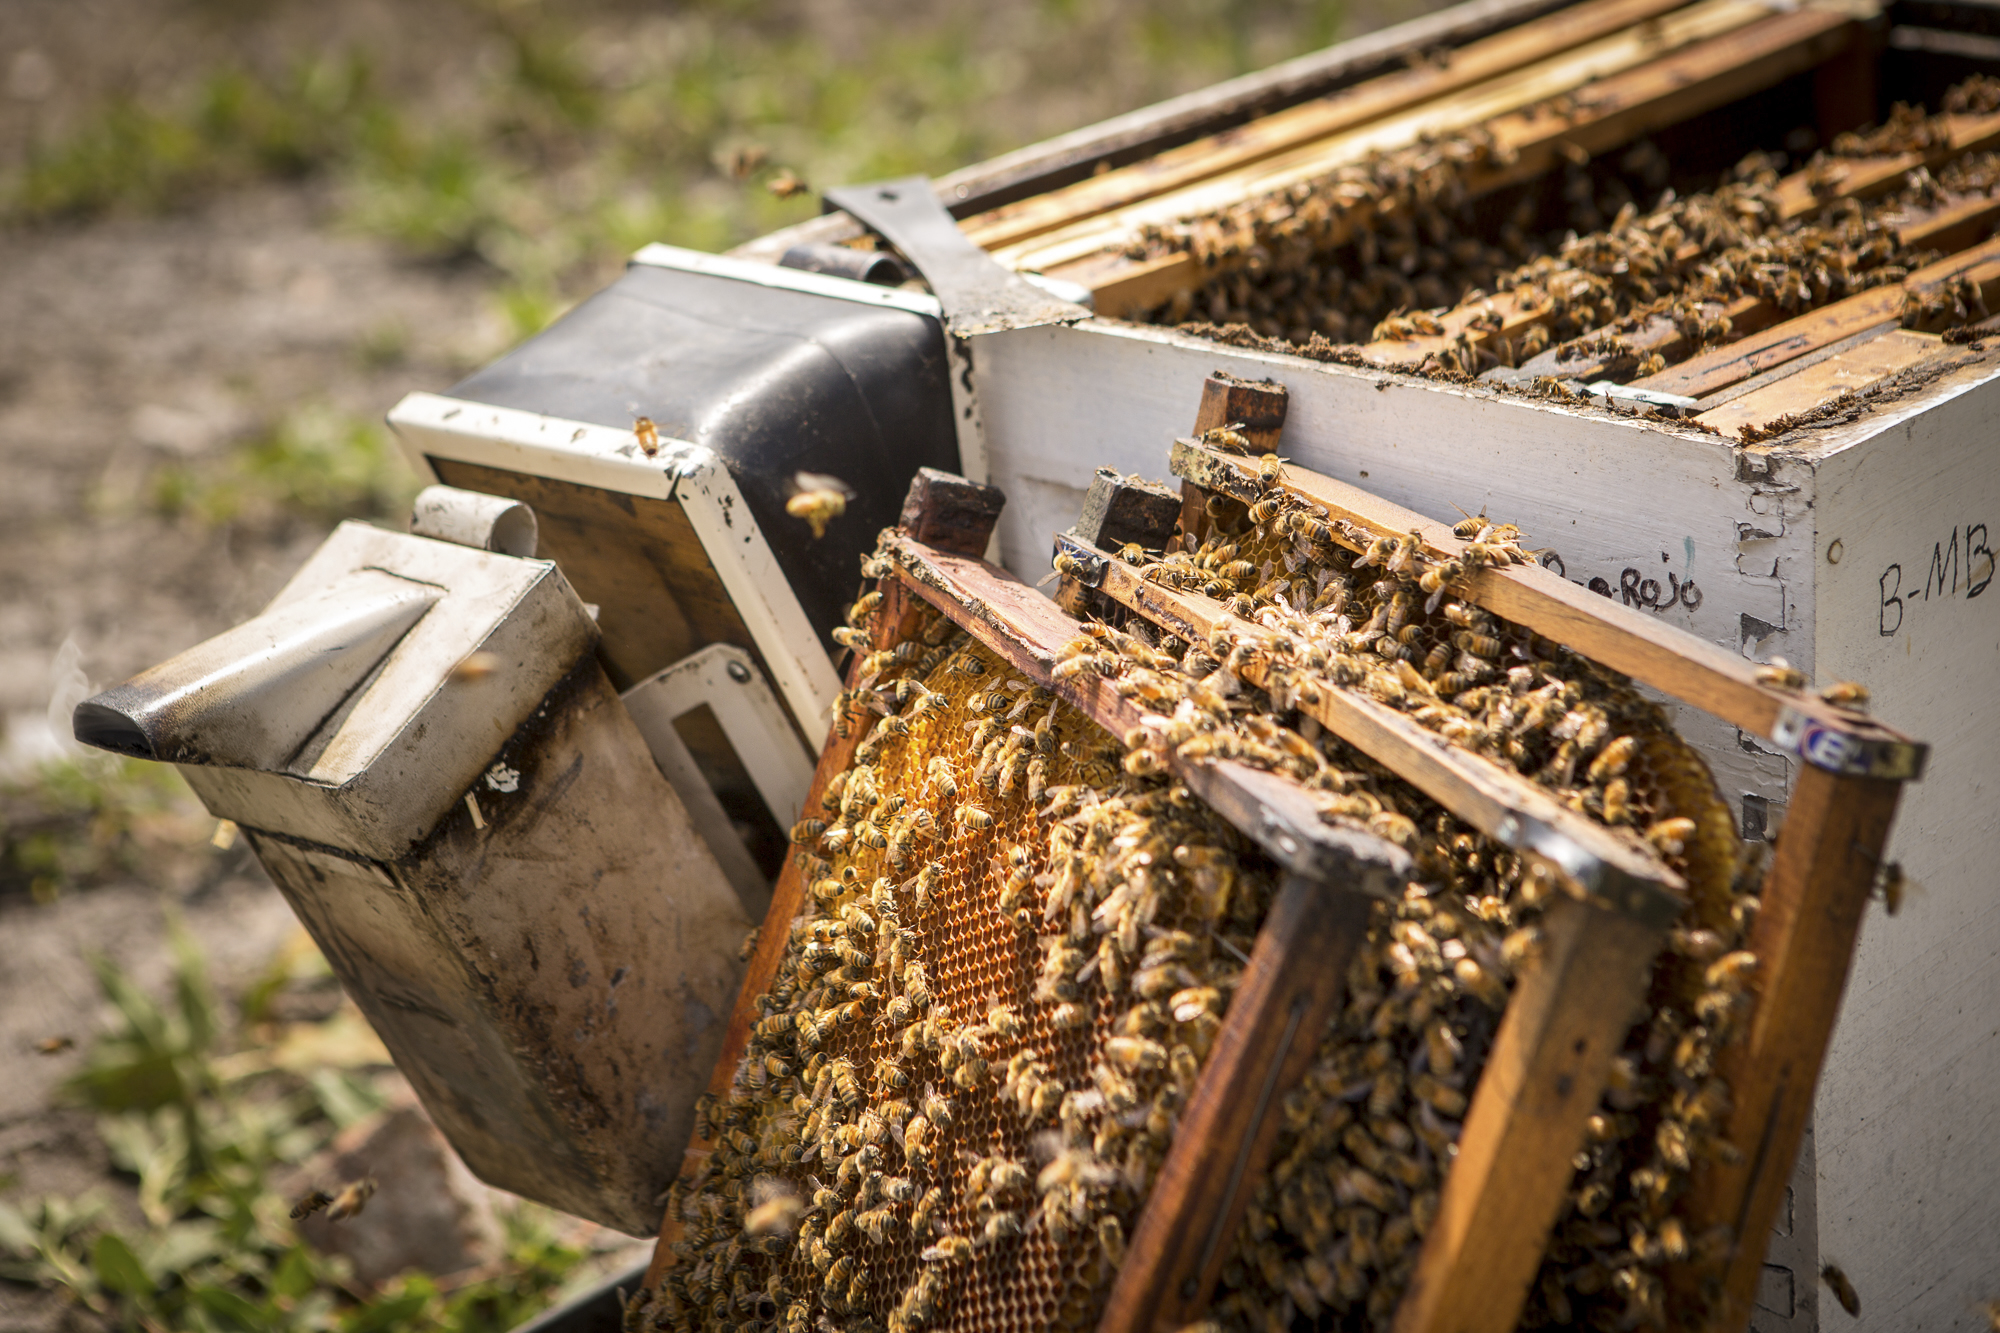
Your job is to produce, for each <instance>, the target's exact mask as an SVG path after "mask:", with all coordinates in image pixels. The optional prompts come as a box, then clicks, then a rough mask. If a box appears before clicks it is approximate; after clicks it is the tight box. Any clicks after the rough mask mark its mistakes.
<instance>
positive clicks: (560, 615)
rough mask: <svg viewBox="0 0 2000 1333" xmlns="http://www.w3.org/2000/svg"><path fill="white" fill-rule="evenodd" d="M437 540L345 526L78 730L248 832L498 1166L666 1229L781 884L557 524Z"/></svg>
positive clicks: (393, 1046)
mask: <svg viewBox="0 0 2000 1333" xmlns="http://www.w3.org/2000/svg"><path fill="white" fill-rule="evenodd" d="M416 527H417V530H418V534H423V533H429V534H432V535H404V534H401V533H392V532H386V531H383V530H380V529H377V528H374V527H370V526H368V525H366V524H361V523H345V524H342V525H341V526H340V528H339V529H337V530H336V531H335V532H334V534H333V535H332V536H331V537H330V538H329V539H328V540H327V541H326V543H325V544H324V545H323V546H322V547H321V548H320V549H319V551H318V552H317V553H316V554H315V555H314V556H313V557H312V558H311V559H310V560H309V561H307V563H306V564H305V566H304V567H303V568H302V569H300V570H299V572H298V574H297V575H295V576H294V577H293V579H292V580H291V582H290V583H289V584H287V585H286V586H285V588H284V590H283V591H282V592H280V593H279V594H278V596H277V597H276V599H274V600H273V601H272V603H271V605H270V606H269V607H268V608H267V609H266V610H265V612H264V613H263V614H262V615H260V616H258V617H257V618H256V619H254V620H251V621H249V622H247V623H245V624H243V625H240V626H238V627H237V628H235V629H233V630H230V631H229V632H227V633H225V634H223V635H221V636H219V637H217V638H214V639H211V640H209V641H208V642H207V643H203V644H200V645H198V646H196V647H194V648H190V649H189V650H187V651H186V652H184V653H182V654H181V655H180V656H178V657H175V658H173V659H171V660H170V661H167V662H165V663H163V664H161V665H159V666H156V667H154V668H152V669H151V670H148V671H146V672H143V673H142V674H140V675H139V676H137V677H135V678H133V679H132V680H130V681H128V682H126V683H125V684H123V685H120V686H118V687H116V688H114V689H111V690H108V691H106V692H105V693H103V694H100V695H98V696H97V697H95V698H93V699H90V700H87V701H85V702H84V703H82V704H80V705H79V706H78V707H77V710H76V717H75V728H76V734H77V738H78V739H79V740H81V741H84V742H85V743H88V744H92V745H97V746H100V747H102V748H104V749H108V750H113V751H116V752H118V753H121V754H128V755H137V756H140V757H143V758H147V759H155V760H161V761H164V762H168V763H172V764H174V765H175V766H176V767H178V768H179V769H180V771H181V773H182V774H183V776H185V778H186V779H187V782H188V785H189V786H191V787H193V788H194V790H195V792H196V793H197V794H198V795H199V796H200V797H201V799H202V800H203V802H204V803H205V804H206V805H207V806H208V808H209V810H210V811H211V812H212V813H214V814H216V815H218V816H220V817H223V818H227V819H231V820H234V821H235V822H236V823H237V824H238V825H239V826H241V828H242V830H243V832H244V834H245V835H246V837H247V838H248V840H249V843H250V845H251V846H252V847H253V848H254V849H255V850H256V853H257V855H258V857H259V859H260V860H261V861H262V862H263V864H264V867H265V869H266V870H267V871H269V873H270V875H271V878H272V879H273V880H274V881H275V882H276V883H277V885H278V887H279V888H280V890H282V891H283V893H284V895H285V897H286V899H287V900H288V901H289V902H290V904H291V906H292V908H293V910H294V911H295V912H297V914H298V916H299V919H300V920H301V921H302V922H304V923H305V925H306V927H307V929H308V930H309V931H310V932H311V933H312V936H313V938H314V940H315V941H316V942H317V943H318V945H319V947H320V949H321V950H322V951H323V952H324V953H325V955H326V957H327V959H328V960H329V961H330V962H331V963H332V965H333V968H334V971H335V972H336V973H337V974H338V976H339V977H340V980H341V984H342V985H343V986H344V987H345V988H346V990H347V992H348V994H350V995H352V996H353V997H354V999H355V1001H356V1002H357V1003H358V1004H359V1005H360V1006H361V1009H362V1011H363V1012H364V1013H365V1014H366V1015H367V1017H368V1020H369V1022H370V1023H371V1024H372V1025H373V1026H374V1028H375V1030H376V1031H377V1032H378V1033H379V1034H380V1035H381V1037H382V1040H383V1042H384V1044H386V1045H387V1046H388V1048H389V1050H390V1053H391V1054H392V1055H393V1056H394V1057H395V1060H396V1064H397V1066H398V1067H399V1068H400V1069H401V1070H402V1071H403V1072H404V1073H405V1074H406V1075H407V1076H408V1077H409V1079H410V1082H411V1083H412V1084H413V1085H414V1087H415V1088H416V1091H417V1094H418V1096H419V1097H420V1098H422V1100H423V1103H424V1105H425V1107H426V1109H427V1110H428V1111H429V1112H430V1114H431V1117H432V1118H433V1119H434V1120H435V1121H436V1122H437V1124H438V1125H439V1127H440V1128H441V1129H442V1130H443V1131H444V1132H445V1134H446V1135H447V1137H449V1139H450V1140H451V1142H452V1145H453V1146H454V1147H455V1148H456V1149H457V1150H458V1152H459V1153H460V1155H461V1156H463V1157H464V1159H465V1161H466V1163H467V1164H468V1165H469V1166H470V1167H471V1168H472V1169H473V1171H474V1172H475V1173H477V1174H478V1175H479V1176H480V1177H481V1178H482V1179H484V1180H486V1181H488V1182H489V1183H491V1184H494V1185H498V1186H501V1187H503V1188H505V1189H509V1190H513V1191H515V1192H516V1193H519V1194H522V1195H526V1196H527V1197H529V1198H533V1199H537V1200H540V1201H542V1202H544V1203H548V1204H551V1205H553V1206H555V1207H557V1208H561V1209H564V1210H566V1211H568V1212H571V1213H575V1214H577V1215H579V1216H582V1217H587V1218H591V1219H593V1220H596V1221H599V1222H602V1223H605V1224H606V1225H609V1226H613V1227H616V1228H618V1229H620V1230H623V1231H627V1232H631V1233H633V1234H645V1233H649V1232H650V1231H652V1230H653V1228H654V1227H655V1226H656V1225H657V1223H658V1221H659V1206H658V1204H657V1203H656V1202H655V1200H656V1199H657V1197H658V1195H659V1193H660V1190H661V1189H662V1188H663V1187H664V1186H665V1185H666V1183H667V1182H668V1181H669V1180H670V1179H671V1178H672V1177H673V1175H674V1173H675V1172H676V1171H677V1170H678V1169H679V1166H680V1161H681V1154H682V1151H683V1149H684V1148H685V1146H686V1143H687V1140H688V1138H689V1134H690V1130H691V1128H692V1107H693V1102H694V1099H695V1097H696V1096H697V1095H698V1094H699V1092H700V1090H701V1089H702V1087H703V1086H705V1085H706V1083H707V1081H708V1077H709V1073H710V1070H711V1068H712V1066H713V1064H714V1061H715V1059H716V1054H717V1051H718V1050H719V1049H720V1047H721V1042H722V1036H723V1030H724V1025H725V1023H726V1021H727V1017H728V1014H729V1012H730V1008H731V1006H732V1004H733V1003H734V1001H735V996H736V991H737V989H738V987H739V985H740V983H741V976H742V964H741V963H740V962H739V961H738V956H737V955H738V946H739V945H740V943H741V941H742V939H743V937H744V935H745V933H746V931H747V930H748V929H749V927H750V925H751V923H752V922H753V921H754V920H756V919H757V918H758V917H759V916H760V915H761V913H762V908H763V903H762V901H761V900H760V898H759V894H760V893H762V894H767V893H768V889H767V888H766V887H765V886H763V885H762V884H761V883H760V882H759V881H758V880H757V878H756V877H755V875H754V873H753V874H752V875H751V876H750V877H749V878H748V879H747V880H746V879H745V878H744V877H743V876H741V875H732V874H731V873H729V870H728V869H726V868H725V866H724V865H723V864H722V863H721V862H720V861H719V858H718V856H717V855H716V854H715V853H713V852H711V851H710V849H709V844H708V843H707V842H706V841H704V839H703V837H702V836H701V833H700V830H698V828H697V825H696V823H695V821H694V820H692V819H691V818H690V815H689V809H688V803H687V802H684V801H683V800H682V799H681V797H680V796H679V795H677V793H676V791H675V789H674V787H673V786H672V785H670V783H669V781H668V779H667V778H666V777H663V776H662V772H661V768H660V767H658V766H656V759H655V756H654V754H653V752H652V749H651V748H650V747H649V745H648V742H647V740H646V739H645V737H644V736H643V735H642V732H641V729H640V727H639V726H638V725H637V724H636V723H635V722H634V720H633V717H632V715H631V714H629V713H628V712H627V709H626V708H625V707H624V706H623V705H622V704H621V702H620V700H619V696H618V694H617V693H616V692H615V691H614V690H613V688H612V684H611V681H610V679H609V678H608V677H607V675H606V673H605V670H604V668H603V666H602V665H601V664H600V663H599V660H598V658H597V656H596V653H595V651H594V649H595V648H596V646H597V642H598V630H597V627H596V625H595V624H594V623H593V620H592V617H591V613H590V610H589V608H587V607H586V606H585V605H584V603H583V602H582V601H581V600H580V599H579V598H578V597H577V595H576V593H575V591H574V590H573V589H572V588H571V586H570V584H569V582H568V580H567V579H565V578H564V576H563V574H562V573H561V572H559V571H558V570H557V568H556V566H555V565H554V564H553V563H552V562H550V561H548V560H537V559H533V558H531V557H532V555H533V552H534V550H535V545H536V540H537V538H536V525H535V516H534V515H533V513H532V512H531V511H529V510H528V509H527V508H526V507H525V506H522V505H520V504H518V503H516V502H513V501H510V500H506V499H502V498H496V497H491V496H480V495H472V494H468V493H466V492H463V491H453V490H450V489H448V488H443V487H434V488H432V489H431V490H429V491H427V492H425V493H424V495H423V496H421V497H420V498H419V502H418V507H417V522H416ZM447 538H448V540H447ZM717 671H718V673H721V678H722V679H724V680H727V679H728V676H727V674H726V664H720V665H718V666H717ZM696 684H697V685H698V684H699V682H696ZM655 692H656V693H657V689H656V691H655ZM661 706H662V704H661V702H660V700H658V699H655V700H654V701H653V706H652V711H653V712H655V713H657V712H658V711H659V709H660V707H661ZM771 706H772V707H774V706H775V705H771ZM746 707H747V705H746ZM701 795H705V796H707V795H709V793H707V792H706V790H705V789H704V790H703V791H702V792H701ZM709 799H710V801H711V802H712V801H713V797H712V796H710V797H709ZM702 813H703V815H704V818H705V820H706V817H707V812H702ZM736 856H737V858H738V859H739V860H740V859H741V856H742V852H741V848H740V847H739V848H737V850H736Z"/></svg>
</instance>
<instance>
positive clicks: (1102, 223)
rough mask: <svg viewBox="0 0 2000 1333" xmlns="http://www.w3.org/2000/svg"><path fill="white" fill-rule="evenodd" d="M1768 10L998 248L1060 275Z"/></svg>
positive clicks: (1592, 58) (1569, 56)
mask: <svg viewBox="0 0 2000 1333" xmlns="http://www.w3.org/2000/svg"><path fill="white" fill-rule="evenodd" d="M1768 13H1769V11H1768V10H1765V9H1763V8H1761V7H1760V6H1756V5H1753V4H1748V3H1745V2H1744V0H1699V3H1697V4H1694V5H1690V6H1688V7H1686V8H1684V9H1680V10H1677V11H1673V12H1670V13H1668V14H1666V15H1663V16H1660V17H1658V18H1655V19H1651V20H1648V21H1647V22H1646V23H1644V24H1634V25H1633V26H1631V27H1629V28H1626V29H1624V30H1622V31H1619V32H1616V33H1613V34H1612V35H1610V36H1607V37H1603V38H1600V39H1598V40H1596V41H1593V42H1587V43H1584V44H1583V45H1581V46H1578V47H1575V48H1573V49H1571V50H1568V51H1562V52H1558V53H1556V54H1553V55H1550V56H1547V57H1545V58H1544V59H1541V60H1538V61H1535V62H1534V63H1532V64H1528V65H1524V66H1522V67H1520V68H1518V69H1515V70H1512V71H1510V72H1508V73H1506V74H1504V75H1501V76H1500V77H1497V78H1493V79H1487V80H1484V81H1482V82H1480V83H1476V84H1473V85H1472V86H1470V87H1468V88H1465V89H1462V90H1460V91H1459V92H1456V93H1454V94H1451V95H1449V96H1445V97H1440V98H1436V99H1433V100H1432V101H1430V102H1429V103H1426V104H1423V105H1418V106H1415V107H1412V108H1410V109H1408V110H1406V111H1404V112H1401V113H1399V114H1396V115H1392V116H1385V117H1382V118H1379V119H1377V120H1375V121H1373V122H1371V123H1368V124H1365V125H1362V126H1360V127H1358V128H1355V129H1351V130H1348V131H1345V132H1343V133H1339V134H1334V135H1328V136H1326V137H1324V138H1322V139H1320V140H1318V141H1316V142H1313V143H1310V144H1307V145H1305V146H1304V147H1301V148H1297V149H1293V150H1291V151H1288V152H1284V153H1280V154H1277V155H1275V156H1272V157H1270V158H1267V159H1266V160H1263V161H1260V162H1255V163H1252V164H1250V165H1248V166H1244V167H1241V168H1238V169H1236V170H1233V171H1225V172H1222V173H1220V174H1218V175H1214V176H1210V177H1208V178H1207V179H1204V180H1201V181H1198V182H1197V183H1195V184H1193V185H1190V186H1188V187H1185V188H1182V189H1178V190H1173V191H1170V192H1167V193H1164V194H1161V195H1159V196H1156V197H1154V198H1152V199H1147V200H1144V201H1141V202H1139V203H1136V204H1133V205H1130V206H1128V207H1124V208H1117V209H1112V210H1110V211H1107V212H1104V213H1100V214H1097V215H1095V216H1092V217H1088V218H1083V219H1080V220H1078V221H1076V222H1073V223H1070V224H1069V225H1067V226H1064V227H1062V228H1059V229H1057V230H1054V231H1051V232H1048V233H1047V234H1045V235H1041V236H1038V237H1036V238H1034V239H1033V240H1031V241H1028V242H1025V243H1023V244H1019V245H1003V246H999V247H997V248H995V249H994V251H993V255H994V258H996V259H998V260H1000V261H1001V262H1002V263H1004V264H1008V265H1009V266H1011V267H1014V268H1028V269H1040V270H1043V271H1047V272H1057V271H1058V270H1060V269H1061V268H1062V266H1063V265H1065V264H1069V263H1073V262H1075V261H1077V260H1080V259H1084V258H1086V257H1088V256H1092V255H1096V254H1098V253H1099V252H1100V251H1103V250H1105V249H1106V248H1107V247H1111V248H1118V247H1122V245H1123V243H1124V241H1125V240H1126V239H1127V238H1129V237H1130V236H1132V235H1133V234H1135V233H1136V232H1137V230H1138V229H1139V228H1141V227H1143V226H1146V225H1148V224H1154V225H1164V224H1167V223H1172V222H1174V221H1177V220H1179V219H1181V218H1184V217H1194V216H1199V215H1201V214H1203V213H1208V212H1212V211H1215V210H1218V209H1224V208H1228V207H1230V206H1231V205H1234V204H1238V203H1241V202H1243V201H1245V200H1249V199H1254V198H1256V197H1258V196H1259V195H1263V194H1268V193H1271V192H1274V191H1277V190H1283V189H1286V188H1288V187H1290V186H1293V185H1297V184H1299V183H1301V182H1305V181H1310V180H1313V179H1315V178H1316V177H1318V176H1320V175H1323V174H1324V173H1325V172H1327V171H1328V170H1330V169H1332V168H1333V167H1336V166H1339V165H1341V164H1343V163H1347V162H1356V161H1360V160H1361V159H1362V158H1363V157H1365V156H1367V154H1369V153H1370V152H1375V151H1384V150H1391V149H1396V148H1402V147H1405V146H1407V145H1409V144H1412V143H1415V142H1416V141H1417V140H1418V139H1419V138H1421V137H1422V136H1424V135H1426V134H1433V135H1435V134H1450V133H1454V132H1457V131H1461V130H1464V129H1466V128H1468V127H1471V126H1474V125H1479V124H1482V123H1485V122H1487V121H1491V120H1493V119H1495V118H1496V117H1500V116H1506V115H1508V114H1510V113H1517V112H1519V111H1520V110H1521V109H1522V108H1524V107H1527V106H1530V105H1532V104H1534V103H1536V102H1539V101H1543V100H1546V99H1549V98H1553V97H1558V96H1562V95H1564V94H1567V93H1570V92H1573V91H1575V90H1576V89H1577V88H1579V87H1581V86H1583V85H1585V84H1587V83H1590V82H1591V81H1592V80H1601V79H1604V78H1606V77H1607V76H1615V75H1617V74H1620V73H1623V72H1624V71H1627V70H1630V69H1632V68H1633V67H1634V66H1638V65H1641V64H1643V63H1644V62H1646V61H1648V60H1650V59H1653V58H1654V57H1656V56H1659V55H1661V54H1662V53H1664V52H1669V51H1674V50H1676V49H1678V48H1682V47H1686V46H1688V45H1690V44H1692V43H1697V42H1702V41H1706V40H1709V39H1711V38H1717V37H1721V36H1723V35H1726V34H1734V33H1736V32H1738V31H1739V30H1744V29H1747V28H1750V27H1753V26H1755V24H1756V22H1757V20H1759V19H1761V18H1764V17H1765V16H1766V15H1767V14H1768ZM1550 119H1553V118H1550ZM1064 276H1070V275H1069V274H1067V273H1065V274H1064Z"/></svg>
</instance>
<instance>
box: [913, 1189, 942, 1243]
mask: <svg viewBox="0 0 2000 1333" xmlns="http://www.w3.org/2000/svg"><path fill="white" fill-rule="evenodd" d="M943 1211H944V1190H943V1188H942V1187H940V1186H937V1185H933V1186H931V1187H930V1188H929V1189H927V1190H925V1191H924V1193H923V1197H922V1198H920V1199H918V1200H917V1206H916V1207H915V1208H914V1209H912V1210H911V1212H910V1234H911V1235H913V1236H916V1237H917V1238H919V1239H922V1238H923V1237H924V1236H927V1235H929V1234H930V1233H931V1229H932V1228H933V1227H934V1226H936V1224H937V1219H938V1215H939V1214H940V1213H941V1212H943Z"/></svg>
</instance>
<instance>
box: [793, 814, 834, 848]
mask: <svg viewBox="0 0 2000 1333" xmlns="http://www.w3.org/2000/svg"><path fill="white" fill-rule="evenodd" d="M825 833H826V821H825V820H824V819H801V820H800V821H799V822H798V823H796V824H794V825H792V832H791V839H792V841H793V842H794V843H797V844H798V845H800V846H802V847H803V846H809V845H811V844H812V843H813V842H814V841H816V840H817V839H819V838H820V837H821V836H822V835H824V834H825Z"/></svg>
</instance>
